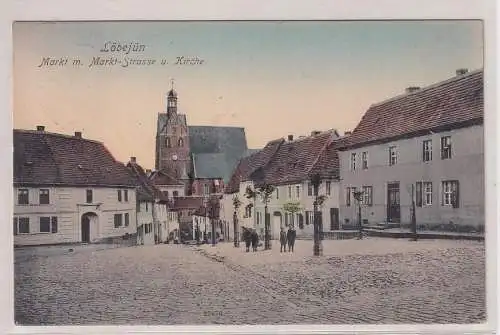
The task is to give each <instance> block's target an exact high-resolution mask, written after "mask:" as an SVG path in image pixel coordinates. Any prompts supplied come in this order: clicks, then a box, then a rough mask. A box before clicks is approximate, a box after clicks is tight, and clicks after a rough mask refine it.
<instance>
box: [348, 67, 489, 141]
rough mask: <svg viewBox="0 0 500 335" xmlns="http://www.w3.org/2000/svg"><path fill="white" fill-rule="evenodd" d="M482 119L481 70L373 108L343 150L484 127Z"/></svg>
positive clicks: (371, 107)
mask: <svg viewBox="0 0 500 335" xmlns="http://www.w3.org/2000/svg"><path fill="white" fill-rule="evenodd" d="M483 116H484V107H483V70H482V69H481V70H476V71H472V72H469V73H467V74H464V75H458V76H456V77H453V78H451V79H448V80H445V81H442V82H439V83H437V84H434V85H431V86H428V87H425V88H422V89H419V90H417V91H416V92H414V93H408V94H404V95H401V96H398V97H395V98H392V99H389V100H387V101H383V102H381V103H378V104H374V105H372V106H370V108H369V109H368V111H367V112H366V113H365V115H364V116H363V117H362V119H361V121H360V122H359V124H358V125H357V127H356V128H355V129H354V131H353V132H352V134H351V135H350V136H349V138H348V140H347V141H346V143H345V146H344V148H342V149H348V148H354V147H360V146H364V145H370V144H374V143H380V142H389V141H392V140H396V139H398V138H402V137H413V136H420V135H419V134H420V133H422V132H428V131H429V130H430V131H434V132H438V131H440V130H448V129H453V128H457V127H461V126H464V125H469V124H481V123H482V122H483Z"/></svg>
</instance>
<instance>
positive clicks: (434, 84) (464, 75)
mask: <svg viewBox="0 0 500 335" xmlns="http://www.w3.org/2000/svg"><path fill="white" fill-rule="evenodd" d="M483 71H484V69H483V68H480V69H476V70H473V71H469V72H467V73H465V74H461V75H455V76H453V77H450V78H448V79H445V80H441V81H438V82H435V83H433V84H430V85H427V86H424V87H422V88H419V89H418V90H417V91H415V92H410V93H401V94H398V95H396V96H394V97H391V98H388V99H385V100H382V101H380V102H375V103H372V104H371V105H370V108H371V107H377V106H380V105H383V104H385V103H388V102H391V101H394V100H398V99H401V98H403V97H406V96H410V95H417V94H419V93H422V92H425V91H428V90H431V89H433V88H436V87H439V86H441V85H446V84H449V83H452V82H455V81H459V80H462V79H464V78H468V77H471V76H473V75H476V74H478V73H481V72H483Z"/></svg>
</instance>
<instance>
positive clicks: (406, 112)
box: [339, 70, 485, 229]
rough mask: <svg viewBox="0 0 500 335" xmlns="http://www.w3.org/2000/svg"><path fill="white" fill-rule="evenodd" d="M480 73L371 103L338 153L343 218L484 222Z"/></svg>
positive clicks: (463, 223)
mask: <svg viewBox="0 0 500 335" xmlns="http://www.w3.org/2000/svg"><path fill="white" fill-rule="evenodd" d="M483 115H484V108H483V72H482V70H481V71H473V72H470V73H467V72H465V71H457V75H456V76H455V77H453V78H451V79H449V80H446V81H444V82H441V83H437V84H435V85H432V86H429V87H426V88H422V89H419V88H413V89H410V90H407V93H406V94H404V95H402V96H398V97H396V98H393V99H390V100H388V101H385V102H382V103H380V104H375V105H372V106H371V107H370V109H369V110H368V111H367V112H366V114H365V116H364V117H363V118H362V120H361V121H360V123H359V124H358V126H357V127H356V129H355V130H354V131H353V132H352V134H351V135H350V136H349V137H348V139H347V140H346V142H345V144H346V145H345V146H344V147H343V148H341V152H340V154H339V155H340V162H341V163H340V168H341V170H340V171H341V172H340V174H341V177H342V178H341V189H342V191H341V192H340V203H341V223H342V224H343V225H345V226H353V225H354V226H356V225H357V224H358V219H357V210H358V203H357V201H356V200H355V199H354V197H353V195H354V192H355V191H362V192H363V193H362V197H363V200H362V204H361V211H362V220H363V223H364V224H377V223H394V224H401V225H403V226H405V225H409V224H410V222H411V208H412V201H415V208H416V210H415V216H416V221H417V223H418V224H419V225H424V226H434V227H435V226H446V225H458V226H470V227H475V228H472V229H477V228H480V227H481V226H484V196H485V195H484V133H483V132H484V129H483Z"/></svg>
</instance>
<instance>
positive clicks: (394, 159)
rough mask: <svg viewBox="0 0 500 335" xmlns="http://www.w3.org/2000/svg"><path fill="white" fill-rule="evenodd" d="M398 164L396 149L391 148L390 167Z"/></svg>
mask: <svg viewBox="0 0 500 335" xmlns="http://www.w3.org/2000/svg"><path fill="white" fill-rule="evenodd" d="M397 162H398V155H397V152H396V147H389V165H396V164H397Z"/></svg>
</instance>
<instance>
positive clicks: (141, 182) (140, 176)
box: [127, 161, 168, 202]
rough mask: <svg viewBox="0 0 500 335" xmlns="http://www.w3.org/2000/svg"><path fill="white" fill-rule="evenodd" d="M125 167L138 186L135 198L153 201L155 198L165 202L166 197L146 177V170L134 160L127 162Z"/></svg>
mask: <svg viewBox="0 0 500 335" xmlns="http://www.w3.org/2000/svg"><path fill="white" fill-rule="evenodd" d="M127 168H128V169H129V170H130V171H131V172H132V173H133V175H134V176H135V177H136V178H137V182H138V188H137V198H138V199H139V200H142V201H154V200H155V199H158V200H160V201H161V202H167V201H168V198H167V197H165V195H164V194H163V192H161V191H160V190H159V189H158V188H157V187H156V186H155V185H154V184H153V183H152V181H151V180H150V179H149V178H148V176H147V174H146V172H145V171H144V169H143V168H142V166H140V165H139V164H137V163H136V162H133V161H130V162H128V163H127Z"/></svg>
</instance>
